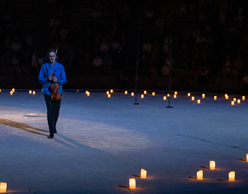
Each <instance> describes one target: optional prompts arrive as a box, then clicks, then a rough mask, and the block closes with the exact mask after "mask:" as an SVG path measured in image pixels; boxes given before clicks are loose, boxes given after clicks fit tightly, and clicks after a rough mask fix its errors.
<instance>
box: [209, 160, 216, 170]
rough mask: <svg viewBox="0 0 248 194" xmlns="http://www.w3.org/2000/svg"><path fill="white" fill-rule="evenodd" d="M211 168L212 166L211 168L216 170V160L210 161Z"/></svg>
mask: <svg viewBox="0 0 248 194" xmlns="http://www.w3.org/2000/svg"><path fill="white" fill-rule="evenodd" d="M209 168H210V170H215V161H213V160H210V161H209Z"/></svg>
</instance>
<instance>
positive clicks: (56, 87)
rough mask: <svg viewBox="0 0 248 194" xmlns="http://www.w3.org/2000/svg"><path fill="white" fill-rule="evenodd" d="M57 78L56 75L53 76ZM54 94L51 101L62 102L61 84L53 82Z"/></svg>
mask: <svg viewBox="0 0 248 194" xmlns="http://www.w3.org/2000/svg"><path fill="white" fill-rule="evenodd" d="M54 76H55V73H54V74H53V77H54ZM51 89H52V93H51V99H52V100H60V99H61V94H60V93H59V84H58V82H53V83H52V85H51Z"/></svg>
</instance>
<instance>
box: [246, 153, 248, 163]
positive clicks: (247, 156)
mask: <svg viewBox="0 0 248 194" xmlns="http://www.w3.org/2000/svg"><path fill="white" fill-rule="evenodd" d="M246 162H248V154H246Z"/></svg>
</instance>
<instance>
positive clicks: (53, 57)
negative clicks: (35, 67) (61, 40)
mask: <svg viewBox="0 0 248 194" xmlns="http://www.w3.org/2000/svg"><path fill="white" fill-rule="evenodd" d="M48 58H49V62H50V63H52V64H53V63H55V59H56V54H55V52H50V53H49V55H48Z"/></svg>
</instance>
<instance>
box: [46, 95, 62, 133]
mask: <svg viewBox="0 0 248 194" xmlns="http://www.w3.org/2000/svg"><path fill="white" fill-rule="evenodd" d="M44 97H45V101H46V106H47V122H48V126H49V131H50V134H53V133H54V132H55V131H56V123H57V120H58V118H59V109H60V103H61V99H60V100H51V97H50V95H46V94H44Z"/></svg>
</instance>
